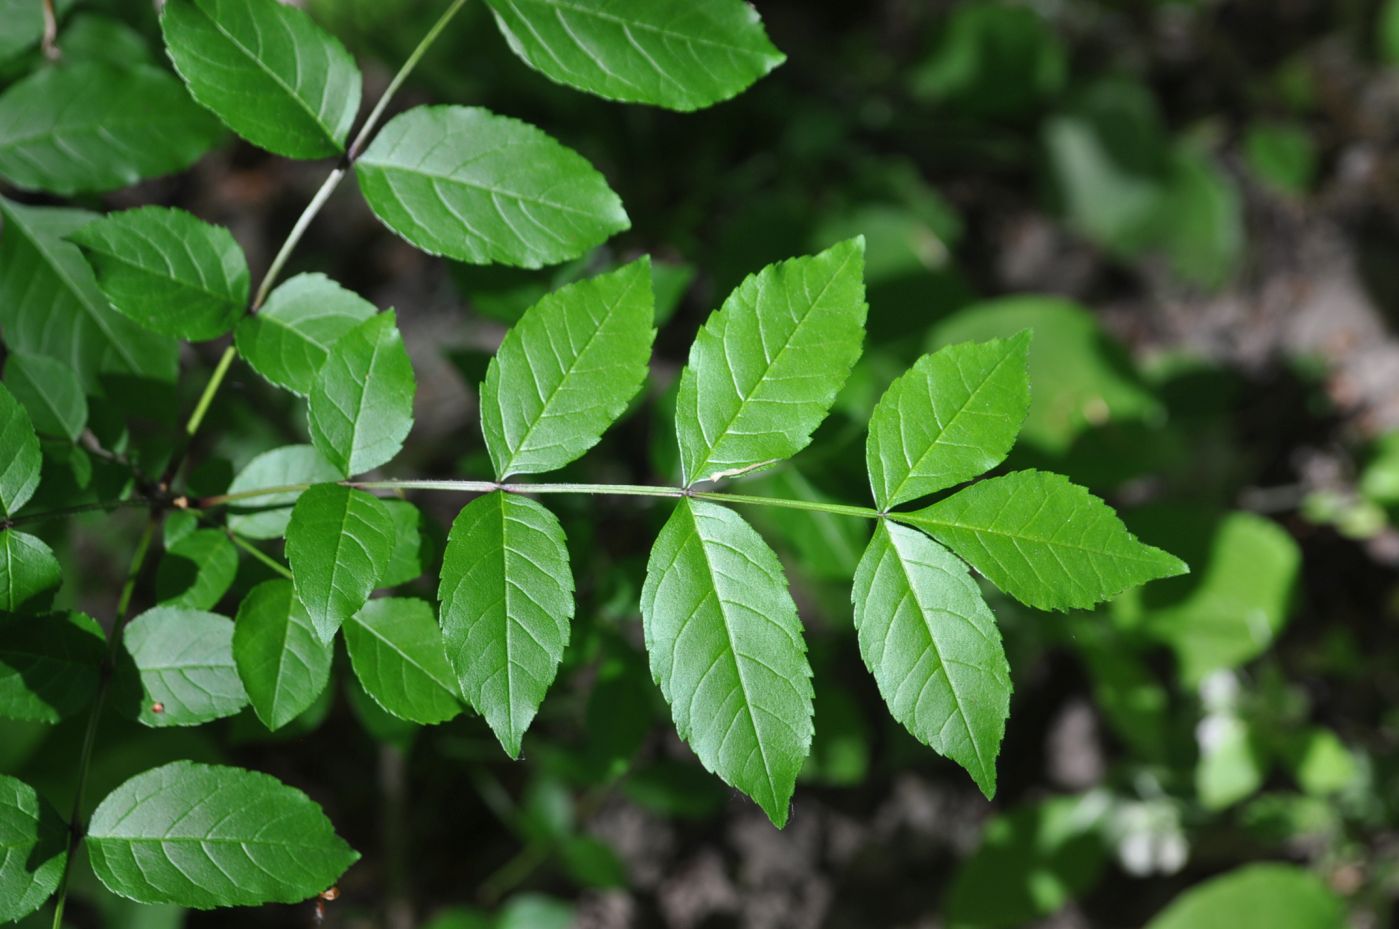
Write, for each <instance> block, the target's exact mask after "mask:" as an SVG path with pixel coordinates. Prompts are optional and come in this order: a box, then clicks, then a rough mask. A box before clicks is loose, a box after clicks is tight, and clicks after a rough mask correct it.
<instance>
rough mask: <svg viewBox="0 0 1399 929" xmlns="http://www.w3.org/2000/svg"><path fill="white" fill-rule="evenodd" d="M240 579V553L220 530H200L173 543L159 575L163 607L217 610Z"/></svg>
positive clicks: (158, 595) (157, 581) (157, 585)
mask: <svg viewBox="0 0 1399 929" xmlns="http://www.w3.org/2000/svg"><path fill="white" fill-rule="evenodd" d="M237 575H238V549H236V548H234V547H233V543H232V542H231V541H229V539H228V536H227V535H225V534H224V533H222V532H220V531H219V530H217V529H197V530H195V531H194V532H190V533H186V534H185V535H183V536H181V537H180V538H179V539H178V540H176V541H174V542H171V543H170V545H169V547H168V548H167V549H166V550H165V557H164V558H162V559H161V561H160V568H159V569H158V570H157V571H156V575H155V591H156V598H157V600H158V602H159V603H160V604H161V605H162V606H179V607H188V608H189V609H192V610H208V609H213V607H214V605H215V604H216V603H218V602H219V600H221V599H223V595H224V594H226V593H228V588H230V587H232V586H233V579H234V578H235V577H236V576H237Z"/></svg>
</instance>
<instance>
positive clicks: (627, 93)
mask: <svg viewBox="0 0 1399 929" xmlns="http://www.w3.org/2000/svg"><path fill="white" fill-rule="evenodd" d="M488 3H489V4H490V7H491V12H493V13H494V14H495V19H496V23H497V24H498V25H499V26H500V30H501V32H503V33H504V34H505V38H506V40H507V41H508V42H509V43H510V47H511V49H513V50H514V52H515V54H517V55H519V56H520V57H521V58H522V59H524V61H525V62H526V63H527V64H529V66H530V67H532V68H534V69H535V70H536V71H539V72H540V73H542V74H544V75H545V76H546V77H548V78H549V79H551V80H554V81H558V82H559V83H560V84H565V85H567V86H569V87H574V88H577V89H578V90H584V91H587V92H589V93H593V94H597V95H598V96H599V97H606V98H607V99H609V100H621V101H624V102H627V103H650V104H654V105H656V106H663V107H666V108H668V109H672V110H697V109H701V108H703V107H707V106H710V105H712V104H715V103H718V102H719V101H721V100H727V99H729V98H730V97H733V96H735V95H737V94H739V93H740V92H742V91H743V90H744V89H745V88H747V87H748V86H749V85H750V84H752V83H753V82H754V81H756V80H758V78H760V77H762V76H763V75H765V74H767V73H768V72H769V71H771V70H772V69H773V68H775V67H777V66H778V65H780V64H781V63H782V62H783V61H784V60H785V56H784V55H783V54H782V53H781V52H779V51H778V50H777V49H776V48H774V47H773V46H772V43H771V42H769V41H768V38H767V35H766V33H764V32H763V25H762V22H761V21H760V20H759V19H758V13H757V11H756V10H754V9H753V7H752V6H750V5H748V4H747V3H744V2H742V0H614V2H610V3H607V4H605V5H602V6H594V5H589V4H578V3H572V2H569V0H488Z"/></svg>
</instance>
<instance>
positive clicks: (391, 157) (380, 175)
mask: <svg viewBox="0 0 1399 929" xmlns="http://www.w3.org/2000/svg"><path fill="white" fill-rule="evenodd" d="M355 176H356V177H358V178H359V186H360V190H362V191H363V192H364V198H365V200H367V201H368V202H369V206H370V208H371V209H372V210H373V211H374V213H375V215H376V216H378V217H379V218H380V219H381V220H383V221H384V223H385V225H387V226H388V227H389V228H390V229H392V230H393V231H394V232H396V233H398V234H399V235H401V236H403V238H405V239H407V240H408V241H409V242H410V243H412V244H413V245H415V246H417V247H418V248H420V249H422V250H423V251H425V252H428V253H429V254H433V255H445V256H446V257H448V258H455V259H456V260H457V261H466V262H470V263H472V264H494V263H499V264H507V265H515V266H517V267H522V268H538V267H541V266H543V265H546V264H557V263H558V262H561V261H568V260H569V259H572V258H577V257H579V256H580V255H582V254H583V253H585V252H586V251H588V249H590V248H592V247H593V246H595V245H600V244H601V243H602V242H604V241H606V240H607V239H608V238H610V237H611V236H612V235H614V234H616V233H618V232H621V231H622V230H624V229H626V228H628V227H629V226H630V225H631V222H630V220H628V219H627V214H626V212H625V211H624V210H623V209H622V202H621V200H619V199H618V198H617V195H616V194H614V193H613V192H612V190H611V188H609V187H608V186H607V181H606V180H605V179H604V178H603V176H602V175H601V174H599V173H598V171H597V170H596V169H595V168H594V167H593V166H592V165H590V164H588V162H587V161H586V160H585V159H584V158H583V156H581V155H579V154H578V153H577V152H575V151H573V150H572V149H569V148H566V147H564V146H563V145H561V144H559V143H558V142H557V141H555V140H554V139H553V138H551V137H550V136H549V135H547V134H546V133H544V132H543V131H542V130H540V129H537V128H535V127H534V126H531V125H529V124H528V123H522V122H520V121H518V120H515V119H510V118H508V117H505V116H497V115H495V114H494V113H491V112H489V111H487V110H483V109H480V108H479V107H465V106H422V107H416V108H415V109H412V110H409V111H407V112H406V113H402V114H400V115H399V116H396V117H395V118H394V119H392V120H390V121H389V123H388V125H386V126H384V128H383V129H381V130H379V134H378V135H377V136H375V137H374V141H373V142H372V143H371V144H370V146H369V148H368V150H367V151H365V153H364V154H363V155H362V156H361V157H360V158H359V160H358V161H356V162H355Z"/></svg>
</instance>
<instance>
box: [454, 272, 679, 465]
mask: <svg viewBox="0 0 1399 929" xmlns="http://www.w3.org/2000/svg"><path fill="white" fill-rule="evenodd" d="M653 309H654V301H653V297H652V293H651V262H650V261H649V260H648V259H645V258H643V259H641V260H639V261H634V262H632V263H631V264H629V265H626V266H625V267H622V268H619V269H618V270H616V271H612V272H610V273H608V274H602V275H599V276H597V277H594V278H589V279H588V280H586V281H580V282H578V283H576V284H570V285H568V286H567V287H564V288H562V289H560V290H557V291H555V292H554V293H552V294H549V295H548V296H546V297H545V298H544V299H543V300H540V301H539V302H538V303H536V304H535V305H534V306H532V307H530V309H528V310H527V311H525V314H524V316H522V317H520V321H519V322H518V323H516V324H515V326H514V327H513V328H512V329H511V330H510V331H509V332H508V333H506V336H505V340H504V341H503V342H501V345H500V350H499V351H497V352H496V354H495V357H494V358H492V359H491V362H490V366H489V367H488V368H487V370H486V381H485V383H484V384H482V385H481V428H482V431H483V432H484V433H485V436H486V449H487V450H488V451H489V452H490V456H491V462H492V463H493V464H494V465H495V472H496V477H497V478H500V479H502V480H503V479H505V478H506V477H507V476H508V475H511V474H533V473H538V472H542V471H553V470H555V469H556V468H561V467H563V466H564V465H566V464H568V463H569V462H570V461H573V460H574V459H575V458H577V457H578V456H580V455H582V454H583V453H584V452H586V451H587V450H588V449H590V448H592V447H593V446H594V445H596V444H597V441H598V439H599V438H601V437H602V433H603V432H604V431H605V430H606V429H607V427H608V426H610V425H611V424H612V422H613V421H614V420H615V419H616V418H617V417H618V416H620V415H622V412H623V411H624V410H626V408H627V402H628V401H629V400H631V398H632V396H633V395H635V394H636V392H637V390H638V389H639V388H640V387H641V384H642V382H643V381H644V380H645V379H646V367H647V361H648V359H649V358H650V356H651V340H652V339H653V338H654V337H655V329H653V328H652V326H651V320H652V315H653Z"/></svg>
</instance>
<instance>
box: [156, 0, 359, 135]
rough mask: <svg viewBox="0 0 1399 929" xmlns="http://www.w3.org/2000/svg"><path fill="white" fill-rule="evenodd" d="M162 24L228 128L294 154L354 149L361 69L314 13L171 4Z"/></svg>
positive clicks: (271, 2) (261, 3)
mask: <svg viewBox="0 0 1399 929" xmlns="http://www.w3.org/2000/svg"><path fill="white" fill-rule="evenodd" d="M160 26H161V30H162V31H163V32H164V33H165V44H166V48H167V49H168V51H169V52H170V60H171V61H172V62H173V63H174V65H175V70H176V71H178V72H179V74H180V76H181V77H182V78H184V80H185V83H186V84H187V85H189V91H190V93H191V94H192V95H193V96H194V99H195V100H197V101H199V103H200V104H202V105H203V106H205V107H207V108H208V109H209V110H211V111H212V112H213V113H214V114H215V115H216V116H218V118H219V119H221V120H223V122H224V124H225V125H227V126H228V128H230V129H232V130H233V131H234V132H236V133H238V134H239V135H240V136H242V137H243V138H245V139H247V140H248V141H249V142H252V143H253V144H254V145H257V146H260V147H261V148H265V149H267V150H268V151H269V152H273V153H274V154H277V155H284V156H286V157H288V158H321V157H324V156H327V155H335V154H338V153H340V152H342V151H344V150H345V136H346V135H347V134H348V133H349V131H350V125H351V123H353V122H354V119H355V114H356V113H358V112H359V101H360V74H359V69H358V68H357V67H355V61H354V59H353V58H351V57H350V53H349V52H347V51H346V50H345V47H344V46H343V45H341V44H340V42H339V40H338V39H336V38H335V37H334V36H332V35H331V34H330V33H328V32H326V31H325V30H323V29H321V28H320V27H319V26H317V25H316V24H315V22H313V21H312V19H311V17H310V16H308V15H307V14H306V12H305V11H303V10H301V9H299V8H297V7H294V6H289V5H286V4H282V3H279V2H277V0H169V2H167V3H166V4H165V11H164V12H163V13H162V14H161V17H160Z"/></svg>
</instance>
